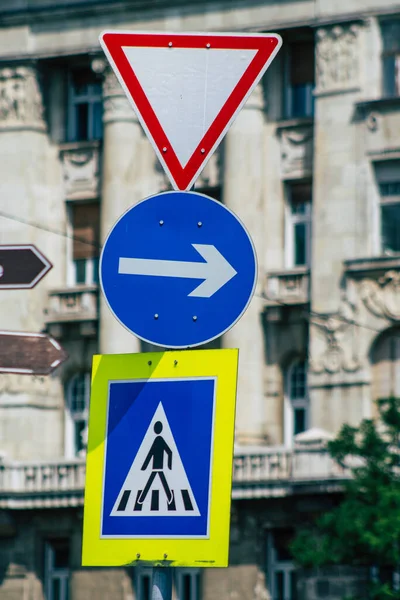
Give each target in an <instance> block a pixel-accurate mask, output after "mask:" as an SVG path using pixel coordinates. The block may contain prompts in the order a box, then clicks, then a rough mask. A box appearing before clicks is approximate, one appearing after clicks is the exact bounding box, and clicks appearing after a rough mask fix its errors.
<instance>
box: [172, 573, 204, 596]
mask: <svg viewBox="0 0 400 600" xmlns="http://www.w3.org/2000/svg"><path fill="white" fill-rule="evenodd" d="M200 576H201V573H200V569H196V568H182V567H181V568H178V569H176V571H175V590H176V600H184V598H183V597H182V590H183V579H184V577H190V598H189V600H200V598H201V587H200V586H201V579H200Z"/></svg>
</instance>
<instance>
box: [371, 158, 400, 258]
mask: <svg viewBox="0 0 400 600" xmlns="http://www.w3.org/2000/svg"><path fill="white" fill-rule="evenodd" d="M385 163H389V164H391V166H390V167H389V169H390V168H393V179H392V178H391V175H390V171H389V175H387V174H385V171H384V169H385ZM396 167H397V168H396ZM396 171H397V172H398V173H399V174H398V175H397V174H396ZM374 175H375V181H376V187H377V193H378V199H379V204H378V210H377V217H378V219H377V225H376V227H377V229H376V233H377V237H378V244H377V246H378V253H379V255H380V256H394V255H396V256H397V255H398V254H400V250H399V251H398V252H396V251H394V250H393V251H389V250H385V248H384V236H383V223H384V220H383V215H382V208H383V207H385V206H395V205H398V206H399V209H400V192H399V194H393V195H387V196H386V195H382V189H381V186H382V185H387V184H400V160H399V159H392V160H390V159H389V160H385V161H377V162H376V163H375V164H374ZM396 176H397V179H395V178H396Z"/></svg>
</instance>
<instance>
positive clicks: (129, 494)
mask: <svg viewBox="0 0 400 600" xmlns="http://www.w3.org/2000/svg"><path fill="white" fill-rule="evenodd" d="M199 515H200V512H199V509H198V507H197V503H196V499H195V497H194V494H193V492H192V488H191V486H190V483H189V480H188V478H187V475H186V471H185V468H184V466H183V463H182V460H181V457H180V454H179V451H178V448H177V446H176V444H175V440H174V436H173V435H172V431H171V428H170V426H169V423H168V420H167V416H166V414H165V411H164V408H163V406H162V404H161V402H160V403H159V405H158V407H157V410H156V411H155V413H154V416H153V418H152V420H151V423H150V425H149V427H148V429H147V431H146V434H145V436H144V438H143V441H142V443H141V445H140V447H139V450H138V452H137V454H136V456H135V458H134V460H133V463H132V466H131V468H130V469H129V472H128V475H127V477H126V479H125V481H124V484H123V486H122V488H121V490H120V492H119V494H118V497H117V499H116V501H115V503H114V506H113V509H112V511H111V514H110V516H112V517H127V516H130V517H149V516H152V517H156V516H162V517H167V516H168V517H177V516H179V517H193V516H199Z"/></svg>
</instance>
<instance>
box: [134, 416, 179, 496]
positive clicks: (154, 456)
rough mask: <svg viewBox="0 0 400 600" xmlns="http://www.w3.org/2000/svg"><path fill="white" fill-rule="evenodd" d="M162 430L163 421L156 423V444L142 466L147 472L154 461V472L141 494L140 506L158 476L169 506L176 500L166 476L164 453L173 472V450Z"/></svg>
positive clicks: (152, 446) (154, 443)
mask: <svg viewBox="0 0 400 600" xmlns="http://www.w3.org/2000/svg"><path fill="white" fill-rule="evenodd" d="M162 430H163V425H162V423H161V421H157V422H156V423H154V432H155V433H156V434H157V436H156V438H155V439H154V442H153V443H152V445H151V448H150V450H149V452H148V454H147V456H146V459H145V461H144V463H143V465H142V468H141V470H142V471H145V470H146V469H147V467H148V466H149V464H150V461H151V460H153V465H152V469H151V471H152V472H151V475H150V477H149V480H148V482H147V483H146V486H145V488H144V490H143V491H142V493H141V494H140V496H139V498H138V500H137V501H138V503H139V504H143V502H144V501H145V499H146V496H147V494H148V493H149V491H150V488H151V486H152V484H153V481H154V479H155V478H156V476H157V475H158V476H159V478H160V481H161V483H162V486H163V488H164V491H165V494H166V496H167V502H168V504H171V502H172V501H173V499H174V495H173V493H172V492H171V490H170V487H169V485H168V483H167V480H166V478H165V475H164V453H165V454H166V455H167V461H168V462H167V466H168V469H169V470H171V469H172V450H171V448H170V447H169V446H168V444H167V442H166V441H165V440H164V438H163V437H162V435H160V433H161V432H162Z"/></svg>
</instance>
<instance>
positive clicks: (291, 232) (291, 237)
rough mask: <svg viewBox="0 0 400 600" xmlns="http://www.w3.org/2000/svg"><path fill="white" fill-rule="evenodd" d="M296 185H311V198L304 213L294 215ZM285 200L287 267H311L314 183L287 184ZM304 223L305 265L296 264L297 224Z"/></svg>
mask: <svg viewBox="0 0 400 600" xmlns="http://www.w3.org/2000/svg"><path fill="white" fill-rule="evenodd" d="M296 185H309V186H310V194H309V195H310V200H309V201H308V202H307V203H306V212H305V214H304V215H294V214H293V212H292V204H293V200H292V196H293V189H294V187H295V186H296ZM285 196H286V202H285V253H284V254H285V267H286V268H287V269H295V268H297V267H304V268H309V267H310V266H311V249H312V248H311V243H312V216H313V215H312V183H311V182H307V181H305V182H301V181H299V182H295V183H288V184H287V185H286V194H285ZM298 223H304V224H305V225H306V246H305V254H306V260H305V264H304V265H296V264H295V225H296V224H298Z"/></svg>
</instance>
